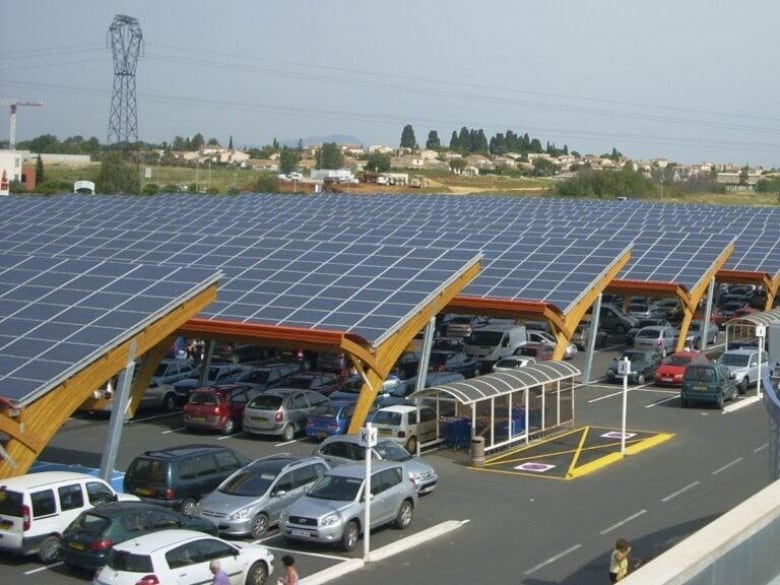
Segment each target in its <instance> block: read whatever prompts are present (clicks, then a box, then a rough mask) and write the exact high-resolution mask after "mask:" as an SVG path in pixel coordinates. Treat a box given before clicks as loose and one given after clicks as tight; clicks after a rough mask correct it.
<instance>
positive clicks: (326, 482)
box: [309, 475, 363, 502]
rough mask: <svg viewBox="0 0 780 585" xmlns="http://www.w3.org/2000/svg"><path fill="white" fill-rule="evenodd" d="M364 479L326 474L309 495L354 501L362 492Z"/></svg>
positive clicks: (318, 497) (321, 498)
mask: <svg viewBox="0 0 780 585" xmlns="http://www.w3.org/2000/svg"><path fill="white" fill-rule="evenodd" d="M362 485H363V480H362V479H358V478H356V477H343V476H340V475H325V476H323V477H322V478H321V479H320V480H319V481H318V482H317V483H315V484H314V485H313V486H312V488H311V490H310V491H309V497H311V498H316V499H318V500H337V501H340V502H352V501H354V500H355V498H356V497H357V495H358V493H359V492H360V487H361V486H362Z"/></svg>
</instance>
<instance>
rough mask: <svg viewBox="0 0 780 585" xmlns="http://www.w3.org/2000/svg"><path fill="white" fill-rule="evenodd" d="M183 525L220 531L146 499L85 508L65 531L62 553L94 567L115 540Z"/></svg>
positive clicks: (71, 564) (99, 564) (65, 558)
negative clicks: (150, 502)
mask: <svg viewBox="0 0 780 585" xmlns="http://www.w3.org/2000/svg"><path fill="white" fill-rule="evenodd" d="M170 528H184V529H187V530H197V531H200V532H207V533H208V534H211V535H214V536H216V535H217V525H216V524H214V523H213V522H211V521H210V520H206V519H203V518H197V517H194V516H187V515H185V514H181V513H180V512H176V511H175V510H171V509H170V508H166V507H164V506H158V505H156V504H149V503H146V502H112V503H110V504H102V505H100V506H95V507H94V508H91V509H89V510H86V511H84V512H82V513H81V514H80V515H79V516H78V517H77V518H76V519H75V520H74V521H73V522H72V523H71V525H70V526H68V528H67V529H66V530H65V533H64V534H63V535H62V544H61V548H60V555H61V558H62V560H63V562H64V563H65V564H66V565H67V566H69V567H75V568H80V569H88V570H95V569H100V568H101V567H103V566H104V565H105V564H106V562H107V561H108V556H109V553H110V552H111V549H112V548H113V546H114V545H115V544H119V543H120V542H124V541H126V540H130V539H131V538H135V537H137V536H140V535H142V534H147V533H149V532H156V531H158V530H167V529H170Z"/></svg>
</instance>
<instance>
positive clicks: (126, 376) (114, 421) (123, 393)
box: [99, 341, 136, 483]
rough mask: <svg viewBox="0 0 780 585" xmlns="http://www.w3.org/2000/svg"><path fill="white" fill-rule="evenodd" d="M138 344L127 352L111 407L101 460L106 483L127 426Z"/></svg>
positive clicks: (102, 476) (131, 346)
mask: <svg viewBox="0 0 780 585" xmlns="http://www.w3.org/2000/svg"><path fill="white" fill-rule="evenodd" d="M135 352H136V343H135V341H133V342H132V343H131V344H130V348H129V349H128V352H127V365H126V366H125V369H124V370H122V372H121V373H120V374H119V381H118V382H117V393H116V395H115V396H114V399H113V401H112V407H111V419H110V421H109V423H108V441H107V446H106V450H105V451H103V456H102V457H101V459H100V471H99V475H100V477H101V478H103V479H104V480H105V481H106V482H109V483H110V481H111V475H112V474H113V472H114V466H115V465H116V458H117V452H118V451H119V441H120V440H121V439H122V427H123V425H124V424H125V416H126V411H127V404H128V402H129V400H130V388H131V386H132V385H133V373H134V372H135Z"/></svg>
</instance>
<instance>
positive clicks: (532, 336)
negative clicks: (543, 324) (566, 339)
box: [526, 329, 579, 360]
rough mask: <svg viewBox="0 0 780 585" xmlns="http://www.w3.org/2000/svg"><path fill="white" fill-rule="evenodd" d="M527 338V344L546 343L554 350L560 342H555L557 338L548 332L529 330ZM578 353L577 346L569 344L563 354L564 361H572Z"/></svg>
mask: <svg viewBox="0 0 780 585" xmlns="http://www.w3.org/2000/svg"><path fill="white" fill-rule="evenodd" d="M526 338H527V340H528V341H526V343H545V344H547V345H549V346H550V347H551V348H553V350H554V349H555V348H556V347H557V346H558V342H557V341H556V340H555V338H554V337H553V336H552V335H550V334H549V333H547V332H546V331H539V330H537V329H529V330H528V331H527V332H526ZM578 352H579V349H577V344H576V343H569V344H567V345H566V351H565V352H564V354H563V359H565V360H570V359H572V358H573V357H574V356H575V355H577V353H578Z"/></svg>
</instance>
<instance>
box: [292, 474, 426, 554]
mask: <svg viewBox="0 0 780 585" xmlns="http://www.w3.org/2000/svg"><path fill="white" fill-rule="evenodd" d="M365 480H366V466H365V465H364V464H361V463H355V464H348V465H340V466H338V467H334V468H333V469H331V470H330V471H329V472H328V473H326V474H325V475H324V476H323V477H322V479H320V480H319V481H318V482H317V483H316V484H314V485H313V486H312V488H311V490H309V492H308V493H307V494H306V495H304V496H303V497H301V498H299V499H298V500H296V501H295V502H293V503H292V504H291V505H290V506H289V507H288V508H287V509H286V510H284V512H282V515H281V518H280V519H279V532H281V533H282V536H283V537H284V539H285V540H286V541H290V540H302V541H305V542H320V543H324V544H337V545H339V546H340V547H341V549H342V550H345V551H351V550H352V549H354V548H355V546H356V545H357V542H358V539H359V538H360V534H361V533H362V532H365V529H366V527H365V526H363V519H364V517H365V510H364V506H365V502H366V501H369V502H370V503H371V504H370V505H371V509H370V517H371V529H373V528H376V527H378V526H383V525H385V524H388V523H390V522H393V523H394V524H395V526H396V527H398V528H400V529H404V528H407V527H408V526H409V525H410V524H411V522H412V515H413V514H414V507H415V506H416V505H417V490H416V489H415V486H414V483H413V482H412V481H411V480H410V479H409V476H408V473H407V470H406V467H405V465H404V464H403V463H399V462H391V461H377V462H374V464H373V466H372V468H371V496H370V497H368V498H366V497H365V494H364V493H363V490H364V487H365Z"/></svg>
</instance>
